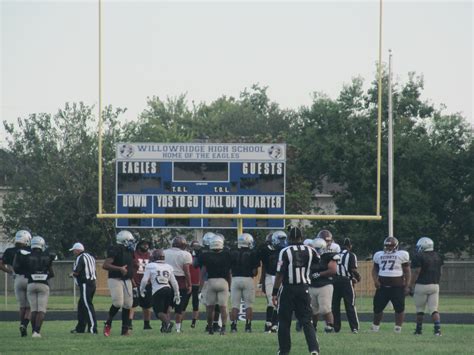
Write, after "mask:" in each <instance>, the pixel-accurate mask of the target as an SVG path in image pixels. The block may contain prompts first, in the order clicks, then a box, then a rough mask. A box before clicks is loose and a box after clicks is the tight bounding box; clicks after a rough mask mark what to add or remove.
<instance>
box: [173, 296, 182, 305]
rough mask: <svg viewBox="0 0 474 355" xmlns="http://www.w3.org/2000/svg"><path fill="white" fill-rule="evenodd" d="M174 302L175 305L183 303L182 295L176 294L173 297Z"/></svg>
mask: <svg viewBox="0 0 474 355" xmlns="http://www.w3.org/2000/svg"><path fill="white" fill-rule="evenodd" d="M173 302H174V304H175V305H179V304H180V303H181V297H180V295H175V296H174V298H173Z"/></svg>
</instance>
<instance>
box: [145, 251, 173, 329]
mask: <svg viewBox="0 0 474 355" xmlns="http://www.w3.org/2000/svg"><path fill="white" fill-rule="evenodd" d="M150 282H151V287H152V294H153V311H154V312H155V315H156V317H157V318H158V319H160V320H161V322H162V325H161V332H162V333H170V332H171V329H172V328H173V323H172V322H170V318H169V313H168V309H169V307H170V306H171V300H172V301H173V303H174V304H176V305H179V303H180V302H181V298H180V294H179V286H178V282H177V281H176V278H175V276H174V271H173V267H172V266H171V265H169V264H166V262H165V254H164V252H163V250H162V249H156V250H154V251H153V253H152V255H151V262H150V263H148V264H147V265H146V266H145V273H144V275H143V278H142V280H141V282H140V294H141V295H142V297H144V296H145V294H146V292H147V288H148V285H149V283H150ZM170 284H171V287H170ZM173 295H174V297H173Z"/></svg>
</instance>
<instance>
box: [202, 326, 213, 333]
mask: <svg viewBox="0 0 474 355" xmlns="http://www.w3.org/2000/svg"><path fill="white" fill-rule="evenodd" d="M211 329H212V327H210V326H209V324H208V325H206V329H205V330H204V331H205V332H206V333H209V331H210V330H211Z"/></svg>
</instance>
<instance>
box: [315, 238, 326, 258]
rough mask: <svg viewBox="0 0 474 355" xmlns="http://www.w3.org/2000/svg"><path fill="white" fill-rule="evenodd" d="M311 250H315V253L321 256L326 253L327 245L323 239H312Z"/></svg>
mask: <svg viewBox="0 0 474 355" xmlns="http://www.w3.org/2000/svg"><path fill="white" fill-rule="evenodd" d="M312 246H313V248H314V249H316V252H317V253H318V254H319V255H322V254H324V253H325V252H326V250H327V249H326V248H327V246H328V244H327V243H326V241H325V240H324V239H323V238H319V237H318V238H314V239H313V245H312Z"/></svg>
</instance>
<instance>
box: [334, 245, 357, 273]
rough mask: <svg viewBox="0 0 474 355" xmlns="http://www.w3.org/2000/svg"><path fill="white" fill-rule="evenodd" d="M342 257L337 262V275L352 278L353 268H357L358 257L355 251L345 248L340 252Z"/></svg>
mask: <svg viewBox="0 0 474 355" xmlns="http://www.w3.org/2000/svg"><path fill="white" fill-rule="evenodd" d="M339 256H340V259H339V261H338V262H337V275H338V276H342V277H347V278H349V279H352V277H353V276H354V275H352V273H351V270H354V269H357V257H356V256H355V254H354V253H351V252H350V251H349V250H347V249H344V250H343V251H341V252H340V253H339Z"/></svg>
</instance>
